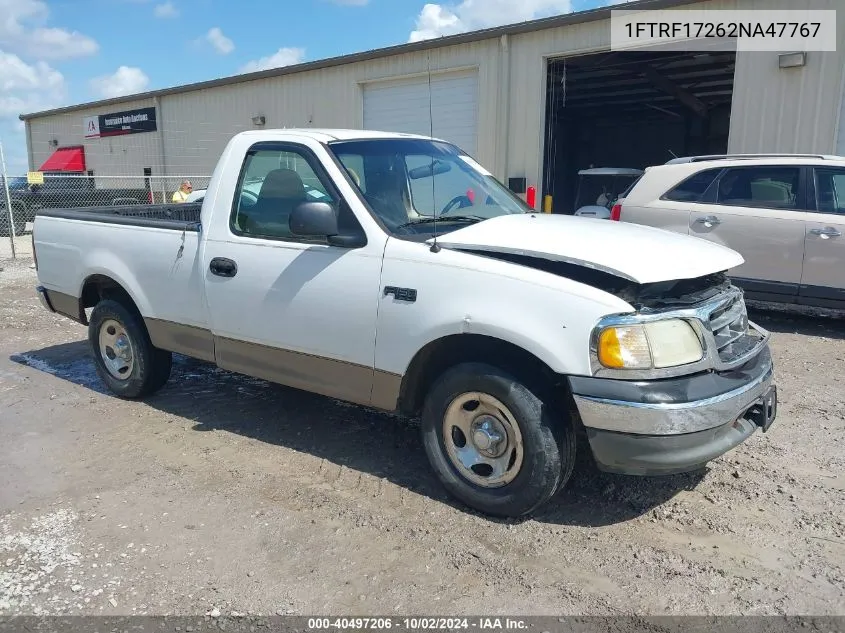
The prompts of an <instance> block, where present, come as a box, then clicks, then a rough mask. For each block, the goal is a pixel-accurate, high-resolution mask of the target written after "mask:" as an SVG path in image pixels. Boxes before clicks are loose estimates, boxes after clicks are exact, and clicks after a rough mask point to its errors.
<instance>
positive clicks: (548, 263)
mask: <svg viewBox="0 0 845 633" xmlns="http://www.w3.org/2000/svg"><path fill="white" fill-rule="evenodd" d="M471 252H472V253H473V254H475V255H481V256H483V257H490V258H492V259H498V260H501V261H506V262H510V263H512V264H517V265H520V266H527V267H529V268H534V269H536V270H542V271H545V272H548V273H551V274H553V275H558V276H560V277H565V278H567V279H571V280H572V281H576V282H578V283H582V284H585V285H587V286H591V287H593V288H597V289H599V290H604V291H605V292H608V293H610V294H612V295H615V296H617V297H619V298H620V299H622V300H623V301H626V302H628V303H630V304H631V305H632V306H633V307H634V309H635V310H637V311H638V312H648V311H650V310H665V309H669V308H680V307H685V306H692V305H696V304H698V303H701V302H703V301H707V300H708V299H712V298H713V297H715V296H717V295H720V294H723V293H725V292H728V291H729V290H730V289H731V288H733V287H734V286H733V285H732V284H731V281H730V279H729V278H728V276H727V275H726V274H725V273H723V272H718V273H712V274H709V275H704V276H703V277H696V278H694V279H675V280H670V281H658V282H653V283H637V282H634V281H631V280H629V279H625V278H623V277H619V276H618V275H614V274H612V273H609V272H605V271H603V270H598V269H596V268H592V267H590V266H589V265H587V264H583V265H581V264H574V263H570V262H564V261H557V260H552V259H546V258H544V257H532V256H529V255H519V254H514V253H495V252H483V251H478V250H473V251H471Z"/></svg>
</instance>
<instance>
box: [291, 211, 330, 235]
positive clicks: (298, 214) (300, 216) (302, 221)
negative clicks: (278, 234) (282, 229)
mask: <svg viewBox="0 0 845 633" xmlns="http://www.w3.org/2000/svg"><path fill="white" fill-rule="evenodd" d="M290 230H291V233H293V234H294V235H309V236H314V237H331V236H332V235H337V234H338V229H337V215H336V214H335V210H334V207H332V205H330V204H327V203H325V202H302V203H300V204H299V205H297V207H296V208H295V209H294V210H293V213H291V214H290Z"/></svg>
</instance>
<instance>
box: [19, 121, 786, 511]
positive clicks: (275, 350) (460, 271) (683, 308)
mask: <svg viewBox="0 0 845 633" xmlns="http://www.w3.org/2000/svg"><path fill="white" fill-rule="evenodd" d="M33 243H34V250H35V257H36V266H37V272H38V278H39V286H38V293H39V294H40V297H41V300H42V302H43V304H44V306H45V307H46V308H47V309H49V310H51V311H54V312H58V313H60V314H63V315H65V316H68V317H70V318H72V319H74V320H76V321H78V322H80V323H82V324H83V325H87V326H88V338H89V341H90V344H91V346H92V348H93V352H94V358H95V362H96V365H97V370H98V372H99V375H100V376H101V378H102V379H103V381H104V382H105V383H106V384H107V385H108V387H109V389H110V390H111V391H113V392H114V393H115V394H117V395H118V396H121V397H125V398H139V397H142V396H145V395H147V394H150V393H152V392H153V391H155V390H157V389H159V388H161V387H162V386H164V384H165V383H166V382H167V380H168V378H169V376H170V370H171V354H172V353H174V352H175V353H179V354H184V355H187V356H191V357H195V358H198V359H204V360H206V361H209V362H213V363H216V364H217V365H218V366H219V367H221V368H224V369H227V370H231V371H234V372H240V373H243V374H248V375H250V376H256V377H260V378H264V379H267V380H270V381H273V382H277V383H281V384H284V385H289V386H291V387H295V388H299V389H304V390H308V391H311V392H316V393H319V394H324V395H327V396H331V397H334V398H338V399H341V400H345V401H349V402H353V403H359V404H362V405H367V406H371V407H375V408H379V409H385V410H391V411H399V412H401V413H404V414H407V415H412V416H413V415H418V414H421V418H422V442H423V444H424V447H425V450H426V452H427V455H428V457H429V460H430V462H431V465H432V467H433V469H434V471H435V472H436V474H437V476H438V477H439V479H440V480H441V482H442V483H443V485H444V486H445V487H446V488H447V489H448V491H449V492H450V493H451V494H453V495H454V496H455V497H457V498H458V499H460V500H462V501H463V502H464V503H466V504H467V505H469V506H471V507H474V508H476V509H478V510H480V511H482V512H485V513H489V514H491V515H498V516H518V515H523V514H526V513H529V512H531V511H532V510H534V509H536V508H538V507H539V506H540V505H541V504H543V503H545V502H546V501H547V500H549V499H550V498H551V497H552V495H554V494H555V493H556V492H557V491H558V490H560V489H561V488H562V487H563V486H564V484H565V483H566V481H567V480H568V479H569V477H570V474H571V472H572V467H573V463H574V459H575V450H576V439H577V438H578V437H579V436H580V437H586V440H587V441H586V442H585V443H584V445H585V446H588V447H589V448H588V450H590V451H591V452H592V455H593V457H594V459H595V461H596V463H597V464H598V467H599V468H601V469H602V470H605V471H608V472H616V473H627V474H639V475H657V474H671V473H678V472H686V471H690V470H695V469H699V468H702V467H703V466H704V465H705V464H706V463H707V462H708V461H710V460H712V459H714V458H716V457H718V456H719V455H722V454H723V453H725V452H726V451H728V450H730V449H731V448H733V447H735V446H737V445H738V444H740V443H741V442H743V441H744V440H746V439H747V438H748V437H749V436H751V435H752V434H753V433H754V431H755V430H756V429H757V428H762V430H763V431H764V432H765V431H766V430H767V429H768V428H769V425H771V423H772V422H773V420H774V418H775V415H776V403H777V397H776V393H777V392H776V387H775V385H774V378H773V366H772V358H771V354H770V351H769V347H768V338H769V335H768V333H767V332H765V331H764V330H763V329H761V328H759V327H757V326H756V325H754V324H753V323H750V322H749V321H748V317H747V314H746V308H745V303H744V300H743V296H742V293H741V291H740V290H738V289H737V288H735V287H733V286H732V285H731V283H730V281H729V280H728V279H727V277H726V276H725V275H724V271H726V270H728V269H730V268H733V267H735V266H737V265H738V264H740V263H741V262H742V261H743V260H742V257H741V256H740V255H739V254H737V253H736V252H734V251H732V250H730V249H727V248H725V247H722V246H720V245H717V244H713V243H708V242H706V241H704V240H700V239H696V238H694V237H689V236H686V235H679V234H677V233H671V232H668V231H663V230H659V229H654V228H650V227H643V226H635V225H630V224H624V223H617V222H606V221H603V220H593V219H586V218H574V217H566V216H557V215H544V214H539V213H535V212H533V211H532V210H531V209H530V208H528V207H527V206H526V205H525V204H524V203H523V202H522V201H521V200H520V199H519V198H517V197H516V196H514V195H513V194H511V192H510V191H508V190H507V189H506V188H505V187H504V186H503V185H501V184H500V183H499V182H498V181H497V180H496V179H495V178H494V177H493V176H492V175H491V174H490V173H489V172H487V171H486V170H485V169H484V168H483V167H481V166H480V165H479V164H478V163H477V162H476V161H475V160H473V159H472V158H471V157H469V156H468V155H466V154H465V153H464V152H463V151H461V150H460V149H459V148H457V147H455V146H454V145H451V144H449V143H446V142H443V141H439V140H435V139H430V138H426V137H419V136H412V135H402V134H387V133H378V132H364V131H343V130H313V129H311V130H277V131H273V130H262V131H252V132H244V133H241V134H238V135H237V136H235V137H234V138H232V140H231V141H230V142H229V144H228V145H227V147H226V149H225V151H224V152H223V154H222V156H221V158H220V160H219V162H218V164H217V167H216V168H215V170H214V173H213V176H212V178H211V183H210V185H209V188H208V191H207V193H206V195H205V197H204V199H203V202H202V203H201V205H200V204H196V205H189V204H183V205H151V206H135V207H126V206H123V207H114V208H101V209H85V210H83V209H64V210H62V209H49V210H42V211H41V212H39V214H38V216H37V217H36V219H35V227H34V235H33Z"/></svg>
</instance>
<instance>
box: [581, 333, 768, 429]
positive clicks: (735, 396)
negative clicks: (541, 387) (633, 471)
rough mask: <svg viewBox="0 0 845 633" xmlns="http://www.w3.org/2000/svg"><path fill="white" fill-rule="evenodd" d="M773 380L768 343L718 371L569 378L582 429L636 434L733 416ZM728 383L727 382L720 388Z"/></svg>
mask: <svg viewBox="0 0 845 633" xmlns="http://www.w3.org/2000/svg"><path fill="white" fill-rule="evenodd" d="M773 383H774V366H773V364H772V359H771V353H770V352H769V349H768V346H767V347H764V348H763V350H762V351H761V352H760V353H759V354H758V356H757V357H756V358H755V359H753V360H752V361H750V362H749V363H747V364H746V365H744V366H743V367H740V368H738V369H736V370H734V371H731V372H724V373H722V374H716V373H709V374H703V375H697V376H691V377H686V378H675V379H669V380H657V381H637V382H634V381H620V380H607V379H596V378H578V377H573V378H570V387H571V390H572V393H573V396H574V399H575V404H576V406H577V408H578V412H579V414H580V416H581V421H582V422H583V424H584V426H585V427H587V429H597V430H603V431H613V432H617V433H627V434H635V435H681V434H685V433H696V432H698V431H706V430H708V429H713V428H716V427H719V426H722V425H724V424H727V423H730V422H733V421H735V420H737V419H739V418H741V417H742V416H743V415H744V414H746V412H748V410H749V409H751V408H752V407H754V406H755V405H757V404H759V402H760V400H761V398H762V397H763V396H764V395H765V394H766V393H767V392H768V391H769V388H770V387H771V386H772V384H773ZM727 387H732V388H728V389H726V390H725V391H720V389H724V388H727ZM714 392H715V393H714ZM696 394H698V395H700V396H703V397H695V395H696Z"/></svg>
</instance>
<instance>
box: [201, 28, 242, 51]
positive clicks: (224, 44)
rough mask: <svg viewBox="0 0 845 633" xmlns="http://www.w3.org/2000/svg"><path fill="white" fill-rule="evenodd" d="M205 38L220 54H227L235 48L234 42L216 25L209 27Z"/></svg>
mask: <svg viewBox="0 0 845 633" xmlns="http://www.w3.org/2000/svg"><path fill="white" fill-rule="evenodd" d="M205 39H206V40H207V41H208V42H209V43H210V44H211V45H212V46H213V47H214V50H216V51H217V52H218V53H220V54H221V55H228V54H229V53H231V52H232V51H233V50H235V43H234V42H233V41H232V40H230V39H229V38H228V37H226V36H225V35H223V31H221V30H220V27H218V26H215V27H213V28H211V29H209V30H208V33H206V34H205Z"/></svg>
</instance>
